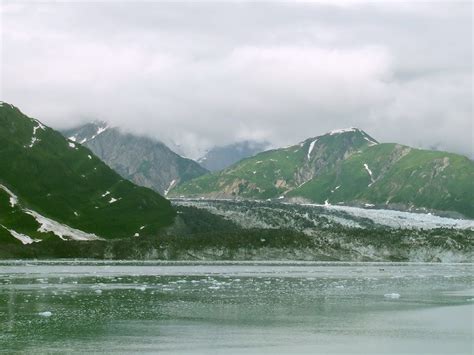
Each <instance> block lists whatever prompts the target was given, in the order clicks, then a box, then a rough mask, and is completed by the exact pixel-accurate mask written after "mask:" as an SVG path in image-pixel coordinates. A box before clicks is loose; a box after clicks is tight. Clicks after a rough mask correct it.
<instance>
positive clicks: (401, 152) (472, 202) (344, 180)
mask: <svg viewBox="0 0 474 355" xmlns="http://www.w3.org/2000/svg"><path fill="white" fill-rule="evenodd" d="M369 171H370V172H371V173H372V176H371V174H370V173H369ZM288 196H300V197H305V198H307V199H309V200H312V201H314V202H318V203H324V202H325V201H328V202H329V203H337V202H341V203H342V202H346V203H347V202H355V201H357V202H361V203H372V204H402V205H406V206H407V207H412V206H413V207H425V208H428V209H435V210H441V211H457V212H460V213H462V214H464V215H465V216H468V217H474V162H472V161H471V160H469V159H468V158H466V157H463V156H460V155H457V154H451V153H446V152H437V151H426V150H419V149H412V148H409V147H406V146H401V145H397V144H379V145H375V146H372V147H368V148H367V149H365V150H363V151H362V152H360V153H356V154H354V155H352V156H351V157H350V158H348V159H347V160H345V161H344V162H343V163H342V164H341V165H340V166H339V167H338V168H337V169H334V170H332V171H329V172H327V173H326V174H323V175H321V176H319V177H318V178H317V179H313V180H311V181H309V182H308V183H306V184H304V185H303V186H301V187H299V188H298V189H295V190H293V191H291V192H289V193H288Z"/></svg>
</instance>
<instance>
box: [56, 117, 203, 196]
mask: <svg viewBox="0 0 474 355" xmlns="http://www.w3.org/2000/svg"><path fill="white" fill-rule="evenodd" d="M62 133H63V135H64V136H65V137H68V139H70V140H72V141H74V142H77V143H80V144H81V145H84V146H86V147H87V148H89V149H90V150H92V152H94V154H96V155H97V156H98V157H99V158H101V159H102V160H103V161H104V162H105V163H106V164H107V165H109V166H110V167H111V168H112V169H114V170H115V171H116V172H118V173H119V174H120V175H121V176H122V177H124V178H126V179H128V180H130V181H132V182H134V183H135V184H137V185H140V186H145V187H149V188H151V189H153V190H155V191H158V192H159V193H160V194H162V195H164V196H166V195H167V193H168V191H169V190H170V189H171V188H172V187H174V186H177V185H178V184H180V183H182V182H185V181H188V180H191V179H193V178H195V177H198V176H201V175H203V174H206V173H207V172H208V171H207V170H206V169H204V168H203V167H201V166H200V165H199V164H198V163H196V162H195V161H193V160H191V159H186V158H183V157H182V156H180V155H178V154H176V153H174V152H173V151H171V150H170V149H169V148H168V147H167V146H166V145H165V144H163V143H161V142H159V141H155V140H153V139H150V138H146V137H139V136H136V135H132V134H127V133H122V132H121V131H120V130H119V129H118V128H111V127H109V126H108V125H107V124H106V123H105V122H93V123H88V124H86V125H84V126H81V127H77V128H73V129H69V130H65V131H63V132H62Z"/></svg>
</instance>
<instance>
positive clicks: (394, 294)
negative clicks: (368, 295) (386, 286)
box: [383, 293, 400, 299]
mask: <svg viewBox="0 0 474 355" xmlns="http://www.w3.org/2000/svg"><path fill="white" fill-rule="evenodd" d="M383 296H384V297H385V298H390V299H398V298H400V294H399V293H386V294H385V295H383Z"/></svg>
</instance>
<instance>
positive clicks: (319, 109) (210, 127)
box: [0, 0, 474, 158]
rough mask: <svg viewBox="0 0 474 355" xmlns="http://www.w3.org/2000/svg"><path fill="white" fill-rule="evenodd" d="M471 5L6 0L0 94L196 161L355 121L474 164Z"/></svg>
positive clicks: (37, 111) (49, 119)
mask: <svg viewBox="0 0 474 355" xmlns="http://www.w3.org/2000/svg"><path fill="white" fill-rule="evenodd" d="M472 16H473V15H472V3H471V1H462V2H455V1H448V2H443V1H434V2H416V1H410V2H400V1H396V2H395V1H392V2H388V1H377V2H360V1H339V2H338V1H329V0H328V1H320V2H295V1H292V2H287V3H284V2H279V3H277V2H257V3H252V2H223V1H221V2H218V3H217V2H192V3H191V2H181V3H171V2H158V1H147V2H145V1H142V2H137V1H134V2H126V1H122V2H118V1H101V2H95V1H90V2H87V3H80V2H71V1H62V2H61V1H59V2H57V1H56V2H41V3H35V2H32V1H30V2H19V1H14V2H13V1H11V2H10V1H4V0H3V1H2V5H1V23H0V29H1V39H2V41H1V45H2V46H1V55H0V59H1V63H0V65H1V77H0V84H1V87H0V97H1V100H3V101H7V102H9V103H12V104H14V105H16V106H18V107H19V108H20V109H22V110H23V111H24V112H25V113H26V114H28V115H30V116H33V117H36V118H38V119H40V120H42V121H43V122H44V123H46V124H48V125H50V126H53V127H55V128H66V127H71V126H74V125H76V124H78V123H81V122H85V121H88V120H93V119H101V120H105V121H109V122H111V123H112V124H114V125H117V126H120V127H122V128H124V129H125V130H131V131H133V132H135V133H140V134H146V135H149V136H153V137H157V138H159V139H162V140H164V141H165V142H170V141H174V142H176V143H180V144H182V147H183V150H184V152H185V153H186V154H187V155H188V156H191V157H194V158H196V157H198V156H199V155H200V154H201V153H202V151H203V150H204V149H206V148H209V147H210V146H212V145H221V144H226V143H231V142H235V141H238V140H242V139H259V140H268V141H270V142H272V143H273V144H274V145H275V146H281V145H288V144H290V143H296V142H299V141H301V140H303V139H305V138H308V137H312V136H316V135H319V134H322V133H324V132H326V131H329V130H331V129H336V128H344V127H352V126H354V127H359V128H361V129H364V130H365V131H366V132H368V133H369V134H370V135H372V136H373V137H374V138H376V139H378V140H379V141H382V142H399V143H404V144H408V145H411V146H415V147H424V148H435V149H443V150H449V151H454V152H459V153H463V154H465V155H468V156H470V157H471V158H472V157H474V153H473V134H474V133H473V102H472V100H473V98H472V94H473V92H472V91H473V89H472V83H473V73H472V59H473V58H472Z"/></svg>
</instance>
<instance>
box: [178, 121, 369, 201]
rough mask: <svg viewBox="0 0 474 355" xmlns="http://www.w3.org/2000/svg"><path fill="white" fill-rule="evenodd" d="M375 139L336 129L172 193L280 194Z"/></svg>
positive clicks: (258, 156)
mask: <svg viewBox="0 0 474 355" xmlns="http://www.w3.org/2000/svg"><path fill="white" fill-rule="evenodd" d="M375 143H376V142H375V141H374V139H373V138H371V137H370V136H368V135H367V134H366V133H365V132H363V131H360V130H357V129H350V130H347V131H334V132H331V133H329V134H326V135H323V136H319V137H315V138H310V139H307V140H305V141H304V142H301V143H300V144H297V145H294V146H290V147H287V148H282V149H275V150H269V151H266V152H263V153H260V154H257V155H255V156H254V157H251V158H247V159H243V160H241V161H240V162H238V163H236V164H234V165H232V166H230V167H229V168H227V169H225V170H223V171H220V172H217V173H214V174H209V175H204V176H202V177H199V178H197V179H194V180H192V181H190V182H188V183H185V184H183V185H181V186H178V187H176V188H175V189H173V190H172V192H171V194H170V195H172V196H181V195H185V196H210V197H244V198H274V197H279V196H280V195H282V194H285V193H286V192H288V191H290V190H292V189H294V188H296V187H298V186H300V185H301V184H303V183H304V182H306V181H308V180H310V179H311V178H313V177H314V176H317V175H320V174H322V173H324V172H326V171H328V170H330V169H332V168H333V167H334V166H335V165H336V164H337V163H338V162H339V161H341V160H342V159H344V158H345V157H347V156H349V155H351V154H353V153H354V152H356V151H358V150H360V149H363V148H365V147H367V146H369V145H371V144H375Z"/></svg>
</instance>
